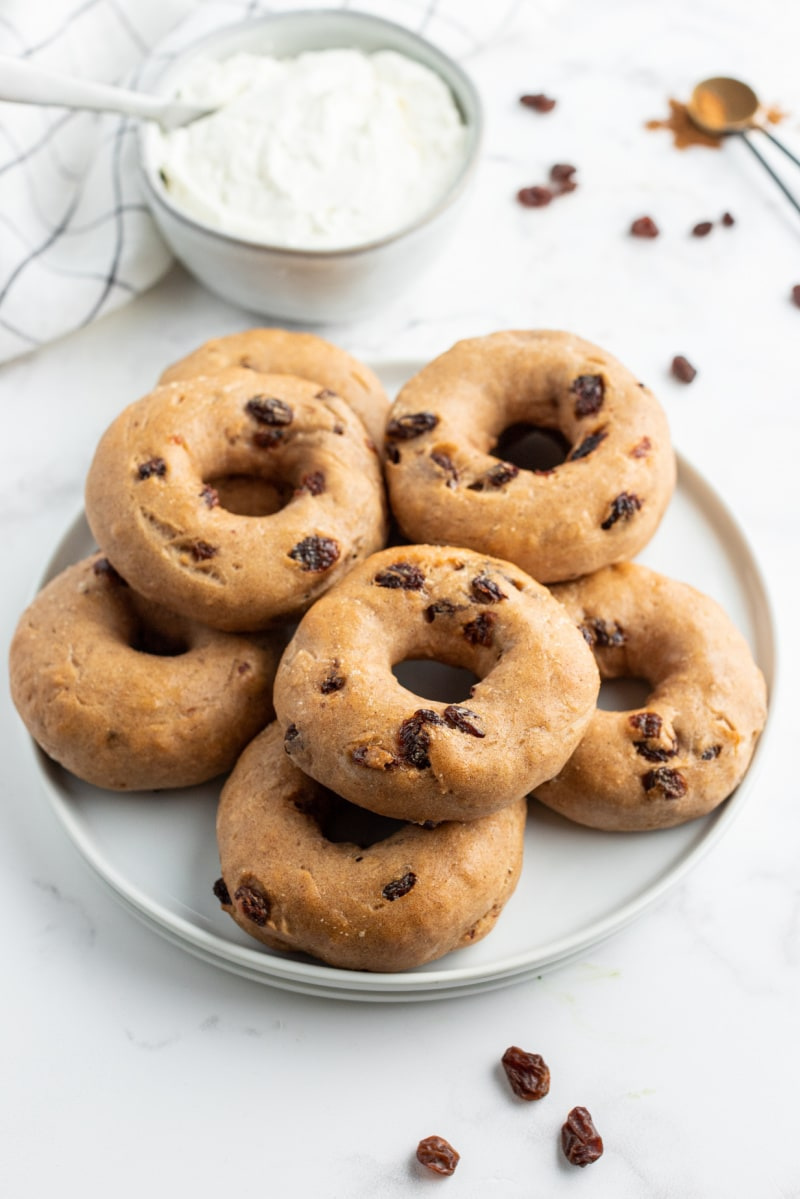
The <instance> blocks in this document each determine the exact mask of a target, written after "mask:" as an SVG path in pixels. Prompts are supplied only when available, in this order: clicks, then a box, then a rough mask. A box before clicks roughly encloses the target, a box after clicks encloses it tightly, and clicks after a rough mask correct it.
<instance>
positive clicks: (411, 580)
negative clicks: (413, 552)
mask: <svg viewBox="0 0 800 1199" xmlns="http://www.w3.org/2000/svg"><path fill="white" fill-rule="evenodd" d="M373 581H374V582H375V583H376V584H377V586H378V587H388V588H390V589H392V590H400V591H421V590H422V588H423V587H424V586H425V576H424V574H423V573H422V571H421V570H420V569H419V567H418V566H415V565H414V563H413V562H393V563H392V565H391V566H387V567H386V569H385V570H379V571H378V573H377V574H376V575H375V578H374V580H373Z"/></svg>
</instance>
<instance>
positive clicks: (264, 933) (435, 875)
mask: <svg viewBox="0 0 800 1199" xmlns="http://www.w3.org/2000/svg"><path fill="white" fill-rule="evenodd" d="M343 807H344V808H347V807H349V805H346V804H344V802H343V801H342V800H341V799H340V798H339V797H338V796H336V795H334V794H332V793H331V792H330V791H327V790H326V789H325V788H324V787H322V786H320V784H319V783H316V782H314V781H313V780H312V779H309V778H307V777H306V776H305V775H304V774H302V773H301V772H300V771H299V770H298V769H297V768H296V767H295V766H293V765H292V763H291V762H290V761H289V759H288V758H287V756H286V754H285V753H284V750H283V735H282V733H281V730H280V728H279V727H278V726H277V725H275V724H273V725H271V726H270V727H269V728H268V729H265V731H264V732H263V733H262V734H261V735H260V736H258V737H257V738H256V739H255V741H253V742H252V743H251V744H250V745H249V746H248V747H247V749H246V750H245V751H244V753H243V754H242V756H241V758H240V759H239V761H238V762H237V764H236V767H235V769H234V771H233V773H232V774H231V776H230V778H229V779H228V781H227V782H226V784H225V787H224V788H223V792H222V797H221V800H220V805H219V810H218V814H217V839H218V843H219V852H220V862H221V866H222V880H220V882H219V883H217V885H216V886H215V893H216V894H217V896H218V898H219V899H220V900H221V901H222V903H223V906H224V907H225V909H226V911H228V912H229V913H230V914H231V916H232V917H233V918H234V920H235V921H236V923H237V924H238V925H240V927H241V928H243V929H244V930H245V932H248V933H250V934H251V935H252V936H254V937H257V938H258V939H259V940H260V941H263V942H264V943H265V944H266V945H268V946H270V948H272V949H282V950H293V951H302V952H305V953H308V954H311V955H313V956H314V957H316V958H320V959H321V960H322V961H324V962H327V963H329V964H330V965H332V966H340V967H343V968H345V969H350V970H374V971H392V970H408V969H411V968H412V967H414V966H419V965H422V963H423V962H430V961H433V960H434V959H435V958H439V957H441V956H442V955H443V954H445V953H449V952H450V950H452V949H457V948H459V947H460V946H463V945H471V944H473V943H474V942H475V941H478V940H480V938H481V937H484V936H486V934H487V933H488V932H490V931H491V929H492V928H493V927H494V924H495V921H496V919H497V917H498V915H499V914H500V912H501V910H502V908H503V905H504V904H505V902H506V900H507V899H508V898H509V897H510V895H511V894H512V892H513V890H514V888H515V886H516V884H517V879H518V877H519V872H520V868H521V864H522V847H523V834H524V828H525V813H526V808H525V802H524V800H518V801H517V802H516V803H514V804H511V805H509V806H507V807H505V808H504V809H503V810H502V811H500V812H496V813H494V814H493V815H491V816H485V817H484V818H483V819H482V820H475V821H472V822H470V823H469V824H461V823H457V822H448V823H446V824H440V825H437V827H435V828H421V827H419V826H418V825H401V826H400V827H399V828H397V829H395V828H393V829H392V830H391V831H389V832H388V834H387V835H384V836H383V839H381V840H379V841H377V842H375V843H371V844H369V845H366V846H362V845H360V844H358V843H355V841H354V840H353V839H350V838H349V837H348V839H347V840H342V839H341V834H339V835H336V836H335V839H332V838H333V837H334V835H335V834H334V831H333V828H332V826H335V825H336V823H337V820H339V821H340V822H341V817H342V814H343V813H342V808H343ZM362 815H366V813H362ZM375 819H376V820H377V819H378V818H375ZM384 823H386V822H384ZM394 823H395V822H392V824H393V825H394ZM349 832H350V834H351V835H352V832H353V829H352V828H351V829H350V830H349ZM381 832H384V830H381ZM357 835H358V834H357V833H356V836H357ZM362 839H363V838H362ZM370 840H371V838H370Z"/></svg>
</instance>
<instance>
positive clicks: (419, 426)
mask: <svg viewBox="0 0 800 1199" xmlns="http://www.w3.org/2000/svg"><path fill="white" fill-rule="evenodd" d="M438 423H439V417H438V416H436V415H434V413H433V412H412V413H411V414H410V415H408V416H398V417H395V419H394V420H390V421H389V423H388V425H387V426H386V436H387V437H394V438H396V439H397V440H398V441H411V439H412V438H414V437H421V436H422V434H423V433H429V432H430V431H431V429H435V428H436V426H437V425H438Z"/></svg>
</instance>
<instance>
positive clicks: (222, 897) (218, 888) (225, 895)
mask: <svg viewBox="0 0 800 1199" xmlns="http://www.w3.org/2000/svg"><path fill="white" fill-rule="evenodd" d="M211 890H212V891H213V892H214V894H215V895H216V897H217V899H218V900H219V901H220V903H221V904H222V906H223V907H230V903H231V893H230V891H229V890H228V888H227V886H226V885H225V879H224V878H218V879H217V881H216V882H215V883H214V886H213V887H212V888H211Z"/></svg>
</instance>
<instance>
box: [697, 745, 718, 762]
mask: <svg viewBox="0 0 800 1199" xmlns="http://www.w3.org/2000/svg"><path fill="white" fill-rule="evenodd" d="M721 753H722V746H721V745H709V747H708V749H704V750H703V752H702V753H701V755H700V758H701V760H702V761H703V762H713V760H714V758H718V757H719V755H720V754H721Z"/></svg>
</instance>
